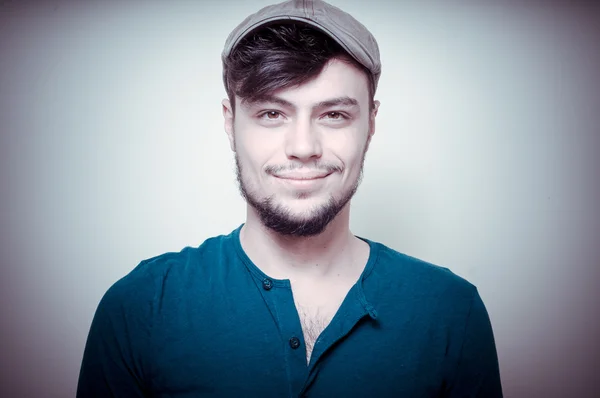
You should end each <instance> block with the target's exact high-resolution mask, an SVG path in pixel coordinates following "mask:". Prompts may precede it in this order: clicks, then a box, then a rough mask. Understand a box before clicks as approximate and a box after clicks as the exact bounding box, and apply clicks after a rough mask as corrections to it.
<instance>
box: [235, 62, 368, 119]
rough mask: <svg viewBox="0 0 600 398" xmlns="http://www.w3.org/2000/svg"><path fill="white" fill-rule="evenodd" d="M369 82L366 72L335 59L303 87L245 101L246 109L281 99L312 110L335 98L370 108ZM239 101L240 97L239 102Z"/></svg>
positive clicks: (243, 102) (278, 91)
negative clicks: (352, 101)
mask: <svg viewBox="0 0 600 398" xmlns="http://www.w3.org/2000/svg"><path fill="white" fill-rule="evenodd" d="M368 85H369V82H368V78H367V76H366V75H365V73H364V72H363V71H362V70H360V69H358V68H357V67H356V66H354V65H353V64H352V63H350V62H347V61H344V60H340V59H332V60H331V61H329V62H328V63H327V64H326V65H325V66H324V67H323V70H322V71H321V72H320V73H319V74H318V75H317V76H316V77H315V78H314V79H311V80H309V81H307V82H305V83H303V84H301V85H298V86H293V87H289V88H284V89H280V90H277V91H275V92H274V93H271V94H270V95H269V96H268V97H267V101H264V100H263V99H261V98H258V99H257V100H249V101H247V102H246V101H242V104H241V105H242V107H246V108H248V107H252V106H253V105H256V104H262V103H264V102H270V101H269V100H268V99H269V98H272V97H277V98H281V99H283V100H285V102H288V103H290V104H292V105H294V106H295V107H304V106H306V107H309V106H314V105H315V104H318V103H322V102H323V101H327V100H330V99H333V98H344V97H348V98H353V99H356V101H357V102H358V106H359V107H361V108H363V107H364V108H365V109H367V107H368V106H367V104H368V102H369V86H368ZM237 101H238V98H236V102H237Z"/></svg>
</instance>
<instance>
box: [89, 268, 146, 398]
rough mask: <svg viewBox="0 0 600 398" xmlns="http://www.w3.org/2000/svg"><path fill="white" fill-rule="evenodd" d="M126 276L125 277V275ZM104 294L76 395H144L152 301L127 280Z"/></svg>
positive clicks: (93, 325) (95, 318)
mask: <svg viewBox="0 0 600 398" xmlns="http://www.w3.org/2000/svg"><path fill="white" fill-rule="evenodd" d="M124 279H125V278H124ZM124 279H122V280H120V281H118V282H117V283H115V284H114V285H113V286H112V287H111V288H110V289H109V290H108V291H107V292H106V294H105V295H104V297H103V298H102V300H101V301H100V304H99V305H98V308H97V309H96V313H95V315H94V318H93V320H92V325H91V327H90V331H89V334H88V338H87V341H86V346H85V350H84V354H83V360H82V364H81V370H80V373H79V382H78V385H77V397H78V398H87V397H145V396H148V395H147V394H146V391H147V386H146V382H145V380H148V377H147V376H146V374H147V372H148V370H147V365H146V364H145V363H144V351H145V350H148V347H149V345H148V342H149V336H150V328H151V327H150V326H151V325H150V319H149V313H148V311H147V309H148V307H149V303H147V302H144V301H143V299H141V296H140V291H139V290H137V289H135V286H131V284H129V283H128V282H127V281H126V280H124Z"/></svg>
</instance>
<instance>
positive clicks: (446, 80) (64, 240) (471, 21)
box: [0, 0, 600, 398]
mask: <svg viewBox="0 0 600 398" xmlns="http://www.w3.org/2000/svg"><path fill="white" fill-rule="evenodd" d="M331 2H332V3H333V4H336V5H339V6H341V7H343V8H344V9H345V10H347V11H349V12H350V13H352V14H354V15H355V16H356V17H358V19H360V20H361V21H362V22H363V23H364V24H365V25H366V26H367V27H368V28H369V29H370V30H371V31H372V32H373V33H374V35H375V36H376V37H377V39H378V41H379V44H380V48H381V52H382V60H383V75H382V78H381V82H380V89H379V91H378V94H377V98H378V99H379V100H380V101H381V108H380V112H379V116H378V120H377V133H376V135H375V137H374V141H373V143H372V145H371V149H370V152H369V154H368V155H367V162H366V165H365V167H366V169H365V179H364V182H363V185H362V186H361V188H360V189H359V192H358V194H357V196H356V198H355V200H354V201H353V218H352V228H353V231H354V233H355V234H358V235H361V236H365V237H368V238H370V239H373V240H378V241H381V242H383V243H385V244H388V245H389V246H392V247H393V248H395V249H397V250H399V251H402V252H406V253H408V254H410V255H413V256H416V257H421V258H423V259H425V260H428V261H431V262H434V263H436V264H440V265H444V266H447V267H449V268H451V269H452V270H453V271H454V272H456V273H457V274H459V275H462V276H464V277H465V278H467V279H469V280H470V281H471V282H473V283H474V284H476V285H477V286H478V287H479V290H480V292H481V295H482V297H483V299H484V301H485V302H486V304H487V307H488V310H489V313H490V316H491V319H492V322H493V326H494V330H495V334H496V340H497V347H498V351H499V359H500V365H501V373H502V379H503V384H504V389H505V395H506V396H507V397H546V398H552V397H594V396H597V395H596V394H595V393H597V390H598V388H596V387H595V383H594V379H595V378H596V377H597V374H598V371H599V369H600V355H599V346H600V344H599V342H598V336H599V335H600V321H599V316H598V315H599V314H598V303H599V299H600V292H599V290H598V289H597V288H596V285H597V284H598V282H599V279H600V278H599V276H600V270H599V269H598V268H599V265H600V249H599V246H600V241H599V238H598V237H599V236H600V223H599V222H598V221H599V220H598V215H597V214H596V213H597V210H598V203H600V186H599V185H600V182H599V181H600V179H599V178H598V175H597V174H598V173H597V171H598V170H600V167H599V166H600V164H599V163H600V162H599V159H598V155H597V152H598V150H599V149H600V134H599V127H598V125H599V122H600V116H599V115H600V94H599V90H598V83H597V79H598V77H599V73H598V71H599V70H600V45H599V39H600V28H599V27H598V26H599V25H600V24H598V15H599V14H598V9H597V8H596V9H594V8H592V7H590V6H586V5H585V3H580V4H578V5H577V4H575V5H573V4H572V3H571V4H570V5H567V4H566V3H565V4H558V3H556V2H515V1H513V2H491V1H480V2H476V1H462V2H452V4H448V3H450V2H445V3H444V2H441V1H439V2H392V1H368V2H367V1H364V2H363V1H343V0H336V1H334V0H332V1H331ZM267 3H269V2H268V1H264V0H263V1H252V2H243V1H219V2H217V1H214V2H202V1H191V0H190V1H183V0H180V1H171V2H166V1H147V2H141V1H140V2H134V1H129V2H101V1H85V2H84V1H81V2H75V1H48V2H45V3H43V2H33V1H29V2H27V1H25V2H23V1H21V2H17V1H14V2H11V1H4V2H2V3H0V4H1V5H0V132H1V134H0V187H1V195H0V223H1V224H0V226H1V232H2V234H1V241H0V244H1V245H0V250H1V252H0V254H1V258H0V260H1V266H2V268H1V270H2V273H1V279H0V311H1V312H0V317H1V318H0V320H1V326H0V333H1V336H0V344H1V347H0V352H1V355H0V358H1V359H0V366H1V371H2V372H1V374H2V376H1V377H2V378H1V383H0V396H3V397H4V396H11V397H12V396H20V397H67V396H73V395H74V392H75V387H76V382H77V377H78V371H79V364H80V361H81V357H82V353H83V347H84V343H85V338H86V335H87V332H88V328H89V325H90V322H91V319H92V316H93V313H94V310H95V308H96V305H97V303H98V301H99V300H100V298H101V296H102V294H103V293H104V292H105V291H106V289H107V288H108V287H109V286H110V285H111V284H112V283H113V282H114V281H116V280H117V279H118V278H120V277H121V276H123V275H125V274H126V273H127V272H129V271H130V270H131V269H132V268H133V267H134V266H135V265H136V264H137V263H138V262H139V261H140V260H142V259H144V258H148V257H151V256H154V255H157V254H160V253H162V252H165V251H178V250H180V249H181V248H182V247H184V246H186V245H191V246H197V245H199V244H200V243H201V242H202V241H203V240H204V239H206V238H207V237H210V236H213V235H217V234H223V233H228V232H230V231H231V230H232V229H233V228H235V227H237V226H238V225H239V224H240V223H241V222H243V220H244V215H245V207H244V203H243V201H242V200H241V198H240V197H239V195H238V193H237V188H236V185H235V180H234V173H233V156H232V154H231V152H230V150H229V146H228V143H227V139H226V136H225V134H224V132H223V127H222V118H221V108H220V100H221V99H222V98H223V97H224V96H225V93H224V90H223V87H222V83H221V64H220V51H221V48H222V45H223V43H224V40H225V37H226V36H227V34H228V33H229V32H230V31H231V30H232V29H233V28H234V27H235V25H236V24H237V23H239V22H240V21H241V20H242V19H243V18H244V17H245V16H246V15H248V14H249V13H251V12H253V11H255V10H256V9H258V8H259V6H262V5H266V4H267ZM549 4H551V5H549Z"/></svg>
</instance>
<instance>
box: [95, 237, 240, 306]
mask: <svg viewBox="0 0 600 398" xmlns="http://www.w3.org/2000/svg"><path fill="white" fill-rule="evenodd" d="M229 239H230V236H229V235H227V236H224V235H220V236H216V237H211V238H209V239H207V240H205V241H204V242H203V243H202V244H201V245H200V246H198V247H185V248H183V249H182V250H180V251H179V252H168V253H164V254H161V255H158V256H155V257H152V258H149V259H145V260H143V261H141V262H140V263H139V264H138V265H137V266H136V267H135V268H134V269H133V270H131V271H130V272H129V273H128V274H127V275H125V276H124V277H122V278H121V279H119V280H118V281H117V282H115V283H114V284H113V285H112V286H111V287H110V288H109V289H108V290H107V292H106V293H105V295H104V297H103V298H102V301H101V306H103V307H115V306H119V307H123V306H126V307H137V309H141V308H140V306H141V307H145V308H148V309H150V307H151V306H152V304H153V303H154V304H156V303H157V302H158V301H160V300H163V299H164V298H165V294H166V293H174V292H176V291H178V290H180V289H182V288H184V286H185V285H186V284H189V283H190V282H193V281H207V280H209V279H210V273H211V272H214V270H215V269H218V268H219V267H218V264H217V262H221V261H224V259H223V257H224V256H223V254H224V253H227V252H230V251H229V250H227V244H228V240H229Z"/></svg>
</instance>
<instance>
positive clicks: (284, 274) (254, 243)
mask: <svg viewBox="0 0 600 398" xmlns="http://www.w3.org/2000/svg"><path fill="white" fill-rule="evenodd" d="M349 221H350V204H349V203H348V205H347V206H346V207H345V208H344V209H343V210H342V211H341V212H340V213H339V214H338V215H337V216H336V218H335V219H334V220H333V221H331V222H330V223H329V225H327V227H326V228H325V230H324V231H323V232H322V233H320V234H319V235H315V236H311V237H294V236H284V235H281V234H278V233H277V232H274V231H272V230H271V229H269V228H266V227H265V226H264V225H263V224H262V222H261V221H260V219H259V217H258V215H257V214H256V213H255V211H254V209H253V208H252V207H250V206H248V214H247V220H246V223H245V225H244V227H243V228H242V230H241V232H240V241H241V244H242V247H243V248H244V250H245V251H246V253H247V254H248V256H249V257H250V258H251V259H252V261H253V262H254V263H255V264H257V266H258V267H259V268H261V269H262V270H263V272H265V273H266V274H268V275H270V276H272V277H273V278H276V279H291V278H296V277H311V276H314V277H322V276H328V275H331V274H334V273H335V272H337V271H338V270H339V268H340V267H344V266H346V267H347V265H348V261H350V260H351V259H352V258H353V253H355V252H356V250H357V247H358V245H360V243H359V239H357V238H356V237H354V235H352V233H351V232H350V227H349Z"/></svg>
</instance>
